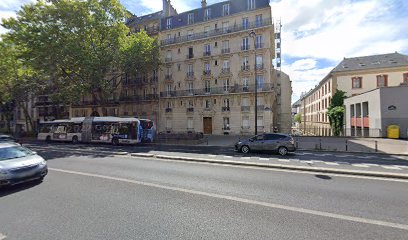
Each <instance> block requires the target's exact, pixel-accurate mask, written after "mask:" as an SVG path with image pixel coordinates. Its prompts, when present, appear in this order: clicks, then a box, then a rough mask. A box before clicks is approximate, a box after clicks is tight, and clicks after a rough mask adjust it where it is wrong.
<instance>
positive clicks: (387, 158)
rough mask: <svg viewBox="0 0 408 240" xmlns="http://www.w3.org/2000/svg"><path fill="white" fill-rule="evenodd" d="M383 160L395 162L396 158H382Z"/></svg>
mask: <svg viewBox="0 0 408 240" xmlns="http://www.w3.org/2000/svg"><path fill="white" fill-rule="evenodd" d="M381 159H382V160H395V158H391V157H383V158H381Z"/></svg>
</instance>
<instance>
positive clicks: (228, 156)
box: [224, 156, 232, 158]
mask: <svg viewBox="0 0 408 240" xmlns="http://www.w3.org/2000/svg"><path fill="white" fill-rule="evenodd" d="M224 157H225V158H232V156H224Z"/></svg>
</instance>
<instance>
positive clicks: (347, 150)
mask: <svg viewBox="0 0 408 240" xmlns="http://www.w3.org/2000/svg"><path fill="white" fill-rule="evenodd" d="M347 143H348V140H346V152H347V151H348V145H347Z"/></svg>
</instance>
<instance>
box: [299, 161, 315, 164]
mask: <svg viewBox="0 0 408 240" xmlns="http://www.w3.org/2000/svg"><path fill="white" fill-rule="evenodd" d="M300 162H301V163H306V164H313V161H300Z"/></svg>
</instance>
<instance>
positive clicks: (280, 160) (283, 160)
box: [278, 159, 290, 162]
mask: <svg viewBox="0 0 408 240" xmlns="http://www.w3.org/2000/svg"><path fill="white" fill-rule="evenodd" d="M278 161H279V162H290V160H288V159H279V160H278Z"/></svg>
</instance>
